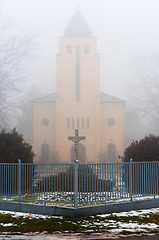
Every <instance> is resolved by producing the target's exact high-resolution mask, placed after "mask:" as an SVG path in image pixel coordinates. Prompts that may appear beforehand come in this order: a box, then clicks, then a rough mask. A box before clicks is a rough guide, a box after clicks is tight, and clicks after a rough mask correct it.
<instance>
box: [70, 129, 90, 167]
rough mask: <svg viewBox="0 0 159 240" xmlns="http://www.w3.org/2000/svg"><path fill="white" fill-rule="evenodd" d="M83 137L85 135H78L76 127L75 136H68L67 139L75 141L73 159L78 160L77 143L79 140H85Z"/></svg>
mask: <svg viewBox="0 0 159 240" xmlns="http://www.w3.org/2000/svg"><path fill="white" fill-rule="evenodd" d="M85 139H86V137H84V136H79V135H78V129H75V136H72V137H71V136H70V137H68V140H72V141H73V142H74V143H75V155H76V159H75V161H76V162H78V144H79V142H80V141H81V140H85Z"/></svg>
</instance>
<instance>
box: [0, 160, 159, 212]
mask: <svg viewBox="0 0 159 240" xmlns="http://www.w3.org/2000/svg"><path fill="white" fill-rule="evenodd" d="M158 194H159V162H138V163H133V162H132V161H130V163H123V162H121V163H105V164H78V163H77V162H75V163H74V164H42V163H38V164H37V163H34V164H26V163H21V161H20V160H19V163H17V164H11V163H3V164H2V163H1V164H0V198H1V199H6V200H12V199H13V200H18V202H19V203H20V201H42V202H44V204H46V202H56V203H57V202H58V203H71V204H74V206H75V207H78V204H83V203H93V202H94V203H96V202H106V201H110V200H119V199H130V200H132V199H133V198H139V197H145V196H156V195H158Z"/></svg>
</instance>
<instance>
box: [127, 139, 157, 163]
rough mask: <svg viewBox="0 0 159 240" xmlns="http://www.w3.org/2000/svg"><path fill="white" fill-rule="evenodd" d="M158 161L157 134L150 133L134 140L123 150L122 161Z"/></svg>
mask: <svg viewBox="0 0 159 240" xmlns="http://www.w3.org/2000/svg"><path fill="white" fill-rule="evenodd" d="M130 159H132V160H133V162H150V161H159V136H154V135H150V136H148V137H145V138H143V139H141V140H139V141H134V142H132V143H131V144H130V146H129V147H127V148H126V150H125V152H124V162H129V161H130Z"/></svg>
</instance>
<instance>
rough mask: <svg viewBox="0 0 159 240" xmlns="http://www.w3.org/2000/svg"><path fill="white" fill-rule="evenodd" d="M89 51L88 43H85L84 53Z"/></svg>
mask: <svg viewBox="0 0 159 240" xmlns="http://www.w3.org/2000/svg"><path fill="white" fill-rule="evenodd" d="M89 52H90V48H89V45H85V46H84V53H89Z"/></svg>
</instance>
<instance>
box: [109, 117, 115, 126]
mask: <svg viewBox="0 0 159 240" xmlns="http://www.w3.org/2000/svg"><path fill="white" fill-rule="evenodd" d="M108 125H109V126H114V125H115V119H114V118H109V119H108Z"/></svg>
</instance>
